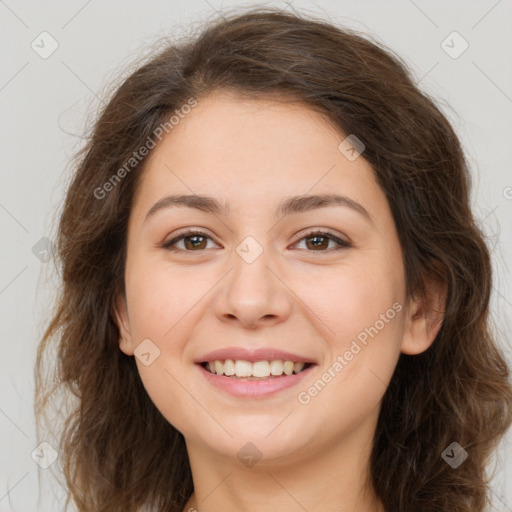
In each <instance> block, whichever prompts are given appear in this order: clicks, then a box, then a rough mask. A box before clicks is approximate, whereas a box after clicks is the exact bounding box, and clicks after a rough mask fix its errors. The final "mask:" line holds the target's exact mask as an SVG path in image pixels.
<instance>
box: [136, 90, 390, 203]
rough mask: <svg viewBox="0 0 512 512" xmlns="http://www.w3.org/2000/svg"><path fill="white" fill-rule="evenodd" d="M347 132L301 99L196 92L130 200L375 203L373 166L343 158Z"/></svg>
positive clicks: (376, 191)
mask: <svg viewBox="0 0 512 512" xmlns="http://www.w3.org/2000/svg"><path fill="white" fill-rule="evenodd" d="M345 138H346V135H345V134H343V133H341V131H340V130H338V129H336V127H335V126H334V124H333V123H332V122H330V121H329V120H328V118H327V116H325V115H322V114H320V113H318V112H317V111H315V110H313V109H312V108H311V107H309V106H308V105H306V104H304V103H299V102H293V103H291V102H287V103H283V102H280V101H275V100H270V99H251V98H247V97H245V96H244V97H241V96H238V95H234V94H230V93H217V94H214V95H211V96H208V97H206V98H203V99H200V100H199V101H198V103H197V105H196V106H195V107H194V108H192V109H191V110H190V111H189V112H188V113H187V114H186V115H184V116H182V118H181V119H180V120H179V122H178V123H177V124H175V125H174V127H173V128H172V130H171V131H170V132H169V134H168V135H166V136H165V137H164V138H163V139H162V141H161V142H160V143H159V144H158V145H157V147H156V148H155V149H154V150H152V153H151V154H150V157H149V160H148V161H147V163H146V166H145V170H144V172H143V176H142V180H141V183H140V186H139V190H138V194H137V200H136V201H135V204H136V205H137V204H140V203H144V205H145V206H148V205H149V207H151V205H150V204H149V203H150V202H151V201H153V202H154V201H156V200H158V199H159V198H161V197H162V196H163V195H165V194H166V193H171V192H172V193H176V192H179V193H183V194H191V193H197V194H208V195H213V196H216V197H218V198H219V199H220V200H221V201H223V202H226V203H229V205H230V209H234V210H235V211H236V210H240V209H241V208H251V207H254V208H255V207H257V206H259V207H260V208H261V207H264V206H265V205H267V204H269V205H270V204H277V203H279V202H281V200H282V199H283V197H285V196H289V195H300V194H310V193H311V194H312V193H318V194H320V193H334V192H338V193H343V194H344V195H349V196H351V197H352V198H353V199H354V200H356V201H358V202H364V203H367V204H369V208H368V209H370V208H371V204H373V205H375V206H378V204H379V202H382V200H383V194H382V192H381V191H380V188H379V187H378V185H377V183H376V181H375V178H374V173H373V170H372V168H371V166H370V165H369V164H368V162H367V161H366V160H364V158H357V159H356V160H354V161H351V160H349V159H347V157H346V156H345V155H344V154H343V153H342V152H341V151H340V149H339V145H340V143H341V142H342V141H343V140H344V139H345ZM384 206H385V205H384Z"/></svg>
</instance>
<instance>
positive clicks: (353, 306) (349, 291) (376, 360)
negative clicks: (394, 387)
mask: <svg viewBox="0 0 512 512" xmlns="http://www.w3.org/2000/svg"><path fill="white" fill-rule="evenodd" d="M400 290H401V283H400V275H399V274H398V277H397V276H396V274H394V273H393V272H390V271H389V269H386V267H385V266H383V265H379V264H378V262H376V263H374V264H373V265H368V266H359V265H358V266H357V267H356V266H354V267H351V268H349V267H348V266H347V267H345V268H344V269H342V270H340V271H338V272H333V273H332V274H331V276H330V279H327V278H325V279H320V280H317V285H316V286H315V287H313V286H310V287H308V291H306V289H304V290H303V291H302V293H303V294H304V297H305V298H306V300H305V302H306V304H307V305H308V307H309V308H310V309H311V310H312V311H313V312H314V313H315V317H317V318H318V319H320V320H321V322H318V323H317V325H321V326H322V333H323V335H324V340H325V343H326V346H325V347H324V349H325V352H326V354H328V357H327V359H326V360H325V361H324V363H323V368H322V369H321V370H320V371H319V373H318V375H317V377H318V379H317V380H316V381H315V382H314V383H313V386H312V387H310V388H309V389H308V388H306V389H303V390H301V391H302V393H303V394H302V395H301V396H300V397H298V398H299V402H300V403H302V404H306V403H311V404H312V403H315V407H319V408H322V407H329V408H331V410H332V411H333V414H339V415H340V420H341V418H342V417H343V418H345V419H347V418H346V415H347V411H351V414H350V416H351V419H350V421H357V420H358V419H361V418H362V417H364V415H365V414H367V413H368V411H370V410H372V409H373V408H375V407H376V406H377V405H378V403H379V401H380V400H381V398H382V395H383V394H384V392H385V390H386V388H387V386H388V383H389V380H390V379H391V376H392V374H393V371H394V368H395V366H396V363H397V361H398V357H399V355H400V342H401V333H402V330H403V320H402V318H403V304H402V303H401V300H402V296H401V294H400Z"/></svg>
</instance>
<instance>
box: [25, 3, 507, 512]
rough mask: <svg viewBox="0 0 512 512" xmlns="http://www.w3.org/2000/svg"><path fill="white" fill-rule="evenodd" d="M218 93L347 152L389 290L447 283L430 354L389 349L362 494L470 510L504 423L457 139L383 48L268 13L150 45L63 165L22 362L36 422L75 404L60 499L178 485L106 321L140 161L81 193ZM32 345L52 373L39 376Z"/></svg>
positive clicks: (164, 429)
mask: <svg viewBox="0 0 512 512" xmlns="http://www.w3.org/2000/svg"><path fill="white" fill-rule="evenodd" d="M222 90H226V91H228V90H229V91H234V92H236V93H238V94H240V95H248V96H250V97H261V98H268V99H276V98H278V99H281V100H282V101H285V100H286V98H288V99H290V100H291V101H300V102H303V103H305V104H307V105H308V106H309V107H311V108H312V109H315V111H317V112H320V113H322V114H324V115H325V116H326V118H327V119H328V120H329V121H330V122H332V123H333V125H334V126H335V127H336V128H337V129H338V130H339V131H340V132H341V133H344V134H356V135H357V137H358V138H359V139H360V140H361V141H363V143H364V144H365V146H366V149H365V151H364V155H363V157H364V158H365V159H366V160H367V161H368V162H369V163H370V165H371V166H372V168H373V171H374V173H375V176H376V179H377V180H378V183H379V186H380V187H381V188H382V190H383V191H384V193H385V195H386V198H387V200H388V202H389V205H390V207H391V211H392V215H393V218H394V222H395V224H396V227H397V231H398V236H399V241H400V244H401V247H402V251H403V254H404V262H403V263H404V266H405V275H406V292H407V297H411V296H423V297H425V296H426V289H427V287H426V283H427V281H428V280H429V279H438V280H441V281H442V282H443V283H444V284H445V285H446V289H447V296H446V303H445V309H444V320H443V323H442V327H441V329H440V331H439V332H438V334H437V336H436V338H435V340H434V342H433V344H432V345H431V346H430V347H429V349H428V350H426V351H425V352H423V353H422V354H419V355H415V356H409V355H405V354H401V356H400V358H399V361H398V364H397V366H396V370H395V372H394V374H393V377H392V379H391V382H390V384H389V387H388V389H387V391H386V392H385V395H384V397H383V403H382V408H381V412H380V417H379V420H378V424H377V428H376V432H375V436H374V443H373V449H372V454H371V460H370V469H371V472H370V479H371V481H370V484H371V485H372V486H373V488H374V489H375V492H376V494H377V495H378V497H379V498H380V499H381V500H382V503H383V504H384V507H385V509H386V511H388V512H411V511H414V512H427V511H428V512H434V511H446V512H470V511H471V512H480V511H483V510H484V509H485V507H486V505H487V504H488V502H489V500H488V498H489V488H488V485H489V476H488V475H487V466H488V464H489V462H490V459H491V455H492V454H493V452H494V450H495V448H496V446H497V443H498V442H499V440H500V438H501V437H502V435H503V434H504V432H505V431H506V430H507V428H508V427H509V425H510V423H511V418H512V412H511V408H512V405H511V403H512V388H511V384H510V380H509V369H508V367H507V364H506V362H505V360H504V356H503V354H502V353H501V352H500V348H499V344H498V340H497V339H496V334H495V333H494V332H493V330H492V329H491V323H490V316H489V299H490V293H491V281H492V275H491V262H490V253H489V250H488V248H487V246H486V243H485V240H484V236H483V233H482V232H481V230H480V229H479V227H478V226H477V224H476V222H475V219H474V217H473V215H472V212H471V209H470V197H469V193H470V186H471V181H470V172H469V169H468V165H467V161H466V158H465V156H464V154H463V150H462V148H461V144H460V142H459V139H458V137H457V135H456V134H455V132H454V130H453V128H452V126H451V125H450V123H449V121H448V120H447V118H446V117H445V116H444V115H443V113H442V112H441V111H440V109H439V107H438V106H436V102H435V101H434V100H433V99H432V98H430V97H429V96H428V95H427V94H426V93H425V92H422V91H420V89H419V88H418V86H417V85H416V83H415V80H414V78H413V77H412V74H411V72H410V70H409V69H408V67H407V66H406V64H405V63H404V62H403V61H402V60H401V59H400V57H398V56H396V55H394V53H393V52H392V51H391V50H389V49H388V48H386V47H385V46H383V45H382V44H381V43H378V42H376V41H374V40H371V38H369V37H365V36H364V35H362V34H358V33H357V32H356V31H354V30H352V29H347V28H341V27H336V26H334V25H332V24H331V23H328V22H326V21H323V20H321V19H318V18H314V17H312V16H305V15H303V14H293V13H290V12H286V11H284V10H281V9H276V8H255V9H254V8H253V9H250V10H247V11H245V12H242V13H240V12H237V13H231V14H230V15H229V16H223V17H222V19H220V18H219V19H215V20H212V21H209V22H208V23H207V24H206V25H205V26H202V27H201V31H200V32H199V33H198V34H194V35H193V36H187V37H186V38H184V39H183V40H180V41H178V42H176V41H174V42H169V41H167V40H166V42H165V47H164V48H159V49H158V52H157V53H156V54H153V55H151V56H150V57H149V58H148V59H146V60H145V61H144V62H143V63H140V64H139V65H138V67H137V69H135V70H134V71H133V72H132V74H130V75H129V76H128V77H127V78H125V79H124V80H123V81H122V83H121V85H119V86H118V87H117V89H116V90H115V91H114V93H113V94H112V95H111V97H110V99H109V101H108V102H107V103H106V105H105V106H104V107H103V109H102V111H101V112H100V113H99V114H98V116H97V120H96V122H95V124H94V127H93V130H92V131H91V133H90V135H89V137H88V139H87V141H86V145H85V146H84V148H83V149H82V150H81V152H80V153H79V154H78V157H77V163H76V168H75V170H74V174H73V176H72V178H71V182H70V184H69V187H68V189H67V195H66V198H65V203H64V205H63V208H62V212H61V213H60V222H59V225H58V236H57V239H56V245H57V248H58V253H57V256H58V259H57V263H58V265H59V271H60V275H61V278H62V285H61V287H60V288H59V291H58V293H59V296H58V299H57V303H56V308H55V311H54V312H53V313H52V318H51V320H50V321H49V325H47V327H46V330H45V332H44V335H43V338H42V339H41V341H40V344H39V347H38V354H37V362H36V367H35V373H36V392H35V394H36V396H35V398H36V417H37V419H38V421H39V422H41V420H42V418H43V416H45V415H46V414H45V413H46V412H47V410H48V408H49V405H50V403H51V402H52V397H56V396H57V395H58V392H61V393H63V396H72V397H73V398H74V399H75V400H74V403H73V405H72V408H71V409H70V410H69V411H68V412H67V413H66V416H65V421H64V422H63V425H62V428H61V431H60V434H59V437H60V438H59V453H60V455H61V457H60V459H61V463H62V471H63V474H64V476H65V480H66V487H67V501H66V506H67V505H68V504H69V502H70V500H72V501H73V502H74V504H75V505H76V507H77V508H78V510H79V511H93V510H94V511H102V512H107V511H112V512H114V511H123V512H131V511H136V510H139V509H141V508H142V507H154V508H155V509H157V510H161V511H169V512H182V509H183V507H184V505H185V503H186V501H187V500H188V498H189V497H190V495H191V493H192V491H193V481H192V475H191V470H190V465H189V460H188V456H187V451H186V446H185V441H184V437H183V435H182V434H181V433H180V432H179V431H178V430H177V429H175V428H174V427H173V426H172V425H171V424H169V423H168V422H167V420H166V419H165V418H164V417H163V416H162V415H161V413H160V412H159V411H158V410H157V408H156V407H155V405H154V404H153V403H152V401H151V399H150V398H149V396H148V394H147V392H146V391H145V389H144V387H143V385H142V382H141V379H140V377H139V374H138V371H137V367H136V364H135V361H134V358H133V357H128V356H126V355H125V354H123V353H122V352H121V350H120V349H119V346H118V339H119V331H118V327H117V325H116V322H115V320H114V318H115V316H114V304H115V297H116V295H117V293H118V292H119V291H124V285H123V281H124V279H123V276H124V265H125V257H126V237H127V223H128V218H129V215H130V209H131V204H132V198H133V197H134V193H135V191H136V190H137V186H138V183H139V178H140V176H141V174H142V173H143V171H144V167H145V163H146V161H147V157H144V158H141V159H140V162H137V165H136V166H135V167H134V169H133V170H130V172H125V173H124V175H123V179H121V180H118V181H116V182H115V184H113V185H112V187H110V188H111V190H109V193H108V194H105V195H104V197H101V198H98V195H99V193H98V192H97V191H98V190H99V189H100V188H101V187H103V186H104V184H105V183H106V182H108V181H109V180H111V179H112V177H113V175H114V174H116V173H118V170H119V169H121V168H122V167H123V165H124V164H125V163H126V162H127V161H129V159H130V158H131V157H132V156H133V154H134V152H136V151H137V150H138V149H139V148H140V147H141V146H143V145H144V143H145V142H146V141H147V140H148V137H150V136H152V134H153V133H154V131H155V129H156V128H157V127H158V126H159V125H161V124H162V123H163V122H165V121H166V120H167V119H168V117H169V115H171V114H172V113H173V112H174V111H175V110H177V109H179V108H180V106H182V105H184V104H185V103H186V102H187V100H189V99H190V98H196V99H198V101H200V99H201V98H204V97H206V96H207V95H210V94H212V93H214V92H215V91H222ZM125 170H126V169H125ZM118 175H119V174H118ZM111 183H112V182H111ZM95 191H96V192H95ZM50 347H54V349H55V360H56V361H57V365H56V367H55V369H54V370H53V373H52V372H50V375H51V377H50V379H49V380H48V379H47V378H45V370H47V369H48V367H49V362H48V361H46V357H45V354H47V352H48V351H49V349H50ZM453 441H457V442H458V443H459V444H460V445H461V446H462V447H463V448H464V449H465V450H466V451H467V452H468V454H469V457H468V459H467V460H466V461H465V462H464V463H463V464H462V465H460V466H459V467H458V468H457V469H453V468H452V467H450V466H449V465H448V464H447V463H446V462H445V461H444V460H443V458H442V457H441V455H442V452H443V450H445V448H446V447H448V446H449V445H450V444H451V443H452V442H453ZM162 446H166V447H169V450H171V452H172V456H171V457H170V456H169V451H168V450H165V451H164V450H161V447H162Z"/></svg>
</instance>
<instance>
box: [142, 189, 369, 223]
mask: <svg viewBox="0 0 512 512" xmlns="http://www.w3.org/2000/svg"><path fill="white" fill-rule="evenodd" d="M332 206H343V207H346V208H350V209H352V210H354V211H356V212H357V213H359V214H360V215H362V216H363V217H365V218H366V220H367V221H369V222H370V224H372V225H373V226H375V223H374V220H373V218H372V216H371V215H370V214H369V213H368V210H366V208H365V207H364V206H363V205H361V204H359V203H358V202H356V201H354V200H353V199H351V198H350V197H347V196H342V195H338V194H317V195H303V196H292V197H289V198H287V199H285V200H283V201H281V203H279V206H278V208H277V211H276V215H277V216H280V217H284V216H287V215H292V214H298V213H304V212H307V211H310V210H316V209H318V208H327V207H332ZM172 207H187V208H194V209H196V210H200V211H203V212H206V213H213V214H215V215H223V216H226V215H227V214H229V211H230V208H229V205H228V204H227V203H226V202H221V201H218V200H217V199H215V198H214V197H210V196H204V195H198V194H180V195H171V196H166V197H164V198H162V199H160V200H159V201H157V202H156V203H155V204H154V205H153V206H152V207H151V209H150V210H149V211H148V213H147V214H146V218H145V219H144V222H146V221H147V220H148V218H149V217H151V216H153V215H154V214H155V213H156V212H158V211H160V210H163V209H167V208H172Z"/></svg>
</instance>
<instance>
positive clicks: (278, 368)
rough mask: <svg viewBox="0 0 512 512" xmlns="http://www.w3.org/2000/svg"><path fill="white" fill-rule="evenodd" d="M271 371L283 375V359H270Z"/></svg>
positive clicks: (273, 373)
mask: <svg viewBox="0 0 512 512" xmlns="http://www.w3.org/2000/svg"><path fill="white" fill-rule="evenodd" d="M270 373H271V374H272V375H282V374H283V361H270Z"/></svg>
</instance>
